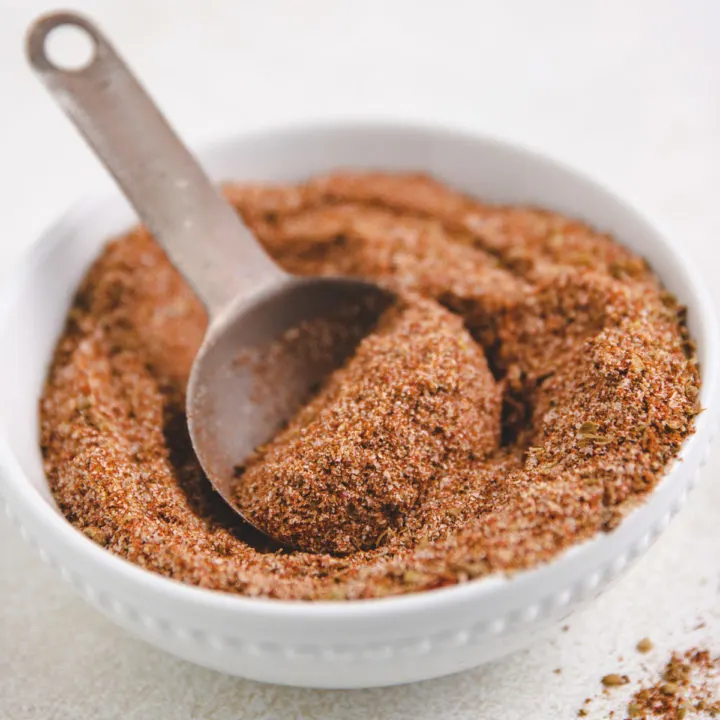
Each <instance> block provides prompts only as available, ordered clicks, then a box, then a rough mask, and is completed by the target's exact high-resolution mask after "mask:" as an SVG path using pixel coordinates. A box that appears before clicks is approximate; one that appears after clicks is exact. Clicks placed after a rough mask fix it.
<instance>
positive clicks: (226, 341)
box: [27, 12, 393, 530]
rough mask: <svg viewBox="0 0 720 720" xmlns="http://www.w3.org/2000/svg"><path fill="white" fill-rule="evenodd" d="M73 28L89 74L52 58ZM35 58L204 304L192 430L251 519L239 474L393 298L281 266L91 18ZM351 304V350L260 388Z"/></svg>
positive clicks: (70, 18) (211, 470)
mask: <svg viewBox="0 0 720 720" xmlns="http://www.w3.org/2000/svg"><path fill="white" fill-rule="evenodd" d="M64 26H71V27H74V28H79V29H80V30H82V31H84V32H85V33H86V34H87V36H88V37H89V39H90V40H92V43H93V55H92V58H91V59H90V60H89V62H88V63H87V64H86V65H85V66H84V67H81V68H79V69H73V70H68V69H63V68H60V67H58V66H57V65H55V64H54V63H53V62H52V61H51V59H50V57H49V56H48V54H47V52H46V41H47V38H48V36H49V34H50V33H51V32H52V31H53V30H55V29H56V28H59V27H64ZM27 54H28V58H29V61H30V64H31V65H32V67H33V69H34V70H35V72H36V73H37V74H38V75H39V76H40V78H41V79H42V81H43V82H44V83H45V85H46V87H47V88H48V89H49V90H50V92H51V94H52V95H53V96H54V98H55V99H56V100H57V102H58V103H59V104H60V105H61V107H62V108H63V110H64V111H65V113H66V114H67V115H68V116H69V117H70V119H71V120H72V121H73V122H74V123H75V125H76V127H77V128H78V129H79V130H80V132H81V133H82V134H83V135H84V137H85V139H86V140H87V141H88V143H89V144H90V145H91V147H92V148H93V149H94V150H95V153H96V154H97V156H98V157H99V158H100V160H101V161H102V162H103V164H104V165H105V167H106V168H107V169H108V170H109V171H110V173H111V174H112V175H113V177H114V178H115V180H116V181H117V183H118V185H119V186H120V188H121V189H122V190H123V192H124V193H125V195H126V196H127V198H128V199H129V201H130V202H131V203H132V205H133V207H134V208H135V210H136V211H137V213H138V215H139V216H140V218H141V220H142V221H143V222H144V223H145V225H146V226H147V228H148V229H149V230H150V232H151V233H152V235H153V237H154V238H155V239H156V240H157V242H158V243H159V244H160V245H161V246H162V248H163V249H164V250H165V251H166V253H167V255H168V257H169V258H170V260H171V261H172V263H173V264H174V265H175V267H176V268H177V269H178V270H179V271H180V272H181V273H182V274H183V276H184V277H185V278H186V279H187V280H188V282H189V283H190V284H191V285H192V287H193V288H194V290H195V292H196V293H197V295H198V297H199V298H200V299H201V300H202V302H203V303H204V305H205V308H206V310H207V313H208V317H209V324H208V329H207V331H206V334H205V338H204V340H203V343H202V346H201V348H200V350H199V352H198V355H197V357H196V358H195V362H194V364H193V367H192V371H191V374H190V381H189V383H188V388H187V417H188V426H189V430H190V436H191V438H192V442H193V446H194V448H195V452H196V454H197V456H198V458H199V460H200V463H201V464H202V466H203V469H204V470H205V472H206V474H207V476H208V478H209V479H210V482H211V483H212V484H213V486H214V487H215V489H216V490H217V491H218V492H219V493H220V494H221V495H222V496H223V497H224V498H225V500H226V501H227V502H228V503H229V504H230V505H232V506H233V507H235V510H237V511H238V512H239V513H240V514H241V515H242V514H243V513H242V512H241V511H240V510H239V509H238V508H237V507H236V506H235V505H234V504H233V500H232V492H231V490H232V487H233V484H234V482H236V479H234V469H235V468H236V467H238V466H241V465H242V464H243V462H244V461H245V459H246V458H248V457H249V456H250V455H251V454H252V453H253V451H254V450H255V448H257V447H258V446H259V445H261V444H262V443H265V442H267V441H268V440H270V439H271V438H272V437H273V436H274V434H275V433H276V432H277V430H278V429H279V428H280V427H282V426H283V424H285V423H286V422H287V421H288V419H289V418H290V417H291V416H292V414H293V413H294V412H295V411H296V410H297V409H298V408H299V407H300V405H301V404H302V402H303V401H305V400H306V399H307V398H308V396H309V395H310V394H312V391H313V389H315V388H316V387H317V385H318V383H319V382H320V381H321V380H322V379H323V378H324V377H325V376H326V375H327V373H328V372H330V371H331V370H332V369H333V366H337V365H339V364H340V363H341V362H342V360H343V359H344V356H347V355H349V354H350V352H351V351H352V348H353V346H354V344H356V343H357V342H358V341H359V339H360V337H361V335H362V331H363V330H364V331H367V330H369V328H370V327H371V324H372V321H373V320H374V317H376V316H377V314H379V312H380V311H381V310H382V309H384V308H385V307H387V306H388V305H389V304H390V303H391V302H392V300H393V295H392V294H391V293H390V292H389V291H388V290H385V289H382V288H380V287H378V286H377V285H374V284H372V283H368V282H363V281H360V280H351V279H344V278H299V277H295V276H292V275H289V274H288V273H286V272H285V271H284V270H282V269H281V268H280V267H278V265H276V264H275V262H274V261H273V260H272V259H271V258H270V257H269V256H268V255H267V254H266V252H265V251H264V250H263V248H262V247H261V246H260V244H259V243H258V241H257V240H256V239H255V237H254V236H253V235H252V233H251V232H250V230H249V229H248V228H247V227H246V226H245V225H244V224H243V223H242V221H241V220H240V218H239V217H238V215H237V213H236V212H235V210H234V209H233V208H232V207H231V206H230V205H229V204H228V203H227V202H226V201H225V200H224V199H223V197H222V196H221V195H220V194H219V193H218V191H217V189H216V188H215V186H214V185H213V184H212V183H211V182H210V180H209V178H208V177H207V175H206V174H205V172H204V171H203V170H202V168H201V167H200V166H199V164H198V162H197V161H196V159H195V158H194V157H193V156H192V154H191V153H190V152H189V151H188V150H187V148H185V146H184V145H183V144H182V143H181V142H180V140H179V139H178V137H177V136H176V135H175V133H174V131H173V130H172V129H171V128H170V126H169V125H168V123H167V121H166V120H165V118H164V117H163V116H162V115H161V113H160V111H159V110H158V109H157V107H156V106H155V104H154V103H153V101H152V100H151V99H150V98H149V97H148V95H147V93H146V92H145V90H144V89H143V88H142V86H141V85H140V84H139V83H138V81H137V80H136V79H135V77H134V76H133V74H132V73H131V72H130V70H129V69H128V68H127V66H126V65H125V63H124V62H123V61H122V59H121V58H120V57H119V56H118V55H117V53H116V52H115V50H114V49H113V48H112V46H111V45H110V43H108V41H107V40H106V39H105V37H104V36H103V35H102V33H101V32H100V31H99V30H98V29H97V28H96V27H95V26H94V25H93V24H92V23H91V22H90V21H88V20H87V19H86V18H84V17H82V16H79V15H76V14H74V13H67V12H63V13H56V14H52V15H48V16H45V17H42V18H40V19H39V20H37V21H36V22H35V23H34V24H33V26H32V27H31V28H30V32H29V34H28V38H27ZM343 307H348V308H350V307H362V308H366V309H369V313H368V312H359V313H358V315H357V319H358V322H359V323H360V325H359V326H358V328H356V330H357V331H358V332H350V333H348V332H345V333H344V334H343V333H341V334H340V335H339V336H338V341H339V342H341V341H342V342H343V343H344V345H343V346H342V347H338V348H335V352H334V353H332V358H331V359H328V356H327V354H323V353H313V352H309V353H306V354H304V355H303V354H300V355H298V354H297V353H282V352H281V353H274V354H272V357H271V358H270V359H267V363H269V364H270V365H271V366H270V367H268V366H266V367H265V368H264V374H265V379H266V381H267V380H268V378H271V386H269V387H265V388H258V380H257V377H256V373H255V371H254V370H253V363H252V362H241V361H239V358H249V357H252V356H253V355H254V356H255V358H256V359H258V358H259V359H262V356H263V352H265V351H266V350H267V348H268V347H271V346H272V343H273V341H275V340H277V339H278V338H279V337H281V336H282V335H283V333H285V332H286V331H288V330H289V329H292V328H297V327H298V326H300V325H301V323H303V322H306V321H308V320H311V319H313V318H319V317H323V316H324V315H325V314H327V313H329V312H331V311H332V312H337V310H338V309H339V308H343ZM363 323H364V327H363ZM358 333H359V334H358ZM267 363H266V365H267ZM259 390H260V391H259ZM243 517H244V515H243ZM245 519H246V520H248V521H249V522H250V524H254V523H252V518H245ZM259 529H260V530H263V528H262V527H261V528H259Z"/></svg>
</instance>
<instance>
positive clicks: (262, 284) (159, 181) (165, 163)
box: [27, 12, 288, 317]
mask: <svg viewBox="0 0 720 720" xmlns="http://www.w3.org/2000/svg"><path fill="white" fill-rule="evenodd" d="M61 28H73V29H75V30H80V31H82V32H83V33H85V34H86V36H87V38H88V39H89V40H91V41H92V44H93V52H92V54H91V55H90V57H89V61H88V62H87V63H86V64H84V65H82V66H81V67H79V68H74V69H66V68H63V67H62V66H60V65H59V64H58V62H54V61H53V59H52V58H51V57H50V55H49V54H48V41H49V40H50V39H51V36H52V34H53V33H55V32H57V31H58V30H59V29H61ZM27 56H28V60H29V62H30V65H31V66H32V67H33V69H34V70H35V71H36V73H37V74H38V75H39V77H40V78H41V79H42V81H43V82H44V84H45V85H46V87H47V88H48V89H49V90H50V92H51V93H52V95H53V96H54V97H55V99H56V100H57V101H58V103H59V104H60V106H61V107H62V108H63V110H64V111H65V113H66V114H67V115H68V117H69V118H70V119H71V120H72V121H73V122H74V123H75V125H76V127H77V128H78V129H79V130H80V132H81V133H82V134H83V136H84V137H85V139H86V140H87V141H88V143H89V144H90V145H91V146H92V148H93V149H94V150H95V153H96V154H97V156H98V157H99V158H100V159H101V160H102V162H103V163H104V165H105V167H106V168H107V169H108V170H109V171H110V173H111V174H112V175H113V177H114V178H115V180H116V181H117V183H118V185H119V186H120V188H121V189H122V190H123V192H124V193H125V195H126V196H127V198H128V199H129V200H130V202H131V204H132V205H133V207H134V208H135V210H136V211H137V213H138V215H139V216H140V219H141V220H142V221H143V222H144V223H145V225H146V226H147V227H148V229H149V230H150V232H151V233H152V234H153V236H154V237H155V239H156V240H157V241H158V242H159V243H160V245H161V246H162V247H163V249H164V250H165V251H166V253H167V254H168V256H169V258H170V260H171V261H172V262H173V264H174V265H175V266H176V267H177V268H178V270H180V272H181V273H182V274H183V275H184V276H185V278H186V279H187V280H188V281H189V282H190V284H191V285H192V286H193V287H194V288H195V291H196V292H197V294H198V295H199V296H200V298H201V299H202V301H203V302H204V304H205V306H206V308H207V309H208V312H209V313H210V315H211V316H213V317H217V316H218V315H219V314H220V313H221V312H222V311H223V310H225V309H227V308H228V307H229V305H230V303H231V302H233V301H234V300H235V299H236V298H237V297H238V296H239V295H243V296H245V297H247V296H248V295H251V294H253V293H254V292H256V291H260V290H265V289H267V288H269V287H271V286H278V285H281V284H283V283H284V282H286V281H287V280H288V276H287V274H286V273H284V272H283V271H282V270H281V269H280V268H279V267H278V266H277V265H276V264H275V263H274V262H273V261H272V259H271V258H270V257H269V256H268V255H267V254H266V253H265V251H264V250H263V249H262V247H261V246H260V245H259V244H258V242H257V240H256V239H255V238H254V237H253V235H252V233H251V232H250V231H249V230H248V228H247V227H245V225H244V224H243V223H242V222H241V220H240V218H239V217H238V215H237V213H236V212H235V210H234V209H233V208H232V207H231V206H230V205H229V204H228V203H227V201H226V200H225V199H224V198H223V197H222V196H221V195H220V193H219V192H218V190H217V189H216V188H215V186H214V185H213V184H212V182H211V181H210V179H209V178H208V176H207V175H206V174H205V171H204V170H203V169H202V168H201V167H200V165H199V164H198V162H197V160H196V159H195V158H194V157H193V155H192V154H191V153H190V152H189V151H188V150H187V148H186V147H185V146H184V145H183V144H182V142H181V141H180V140H179V139H178V137H177V135H176V134H175V132H174V130H173V129H172V128H171V127H170V125H169V124H168V122H167V120H165V118H164V117H163V115H162V114H161V113H160V111H159V110H158V109H157V107H156V106H155V104H154V103H153V101H152V100H151V99H150V97H149V96H148V94H147V92H146V91H145V89H144V88H143V87H142V85H140V83H139V82H138V81H137V79H136V78H135V76H134V75H133V74H132V72H131V71H130V70H129V69H128V67H127V65H126V64H125V63H124V62H123V60H122V59H121V58H120V56H119V55H118V54H117V53H116V51H115V50H114V48H113V47H112V45H111V44H110V43H109V42H108V40H107V39H106V38H105V37H104V35H103V34H102V33H101V32H100V30H99V29H98V28H97V27H96V26H95V25H93V23H92V22H91V21H90V20H88V19H87V18H85V17H82V16H81V15H77V14H75V13H70V12H60V13H55V14H52V15H46V16H44V17H41V18H40V19H39V20H37V21H36V22H35V23H34V24H33V26H32V27H31V28H30V31H29V33H28V36H27Z"/></svg>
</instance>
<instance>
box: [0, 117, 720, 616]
mask: <svg viewBox="0 0 720 720" xmlns="http://www.w3.org/2000/svg"><path fill="white" fill-rule="evenodd" d="M326 131H343V132H348V133H353V132H355V133H368V132H388V131H394V132H410V133H424V134H426V135H428V136H434V137H446V138H450V137H452V138H455V139H460V140H463V141H465V142H471V143H481V144H485V145H488V146H494V147H495V148H497V149H498V150H501V151H503V152H506V153H508V154H515V155H518V156H520V155H522V156H525V157H526V158H527V159H529V160H530V161H531V162H533V163H536V164H541V165H543V164H544V165H546V166H547V167H553V168H555V169H558V170H560V171H561V172H563V173H565V174H567V175H571V176H573V178H575V179H576V180H577V182H578V183H580V184H584V185H585V186H586V187H588V188H591V189H592V191H593V192H597V193H598V194H599V195H604V196H605V198H606V199H607V200H609V201H611V202H613V203H614V204H616V205H617V206H619V207H621V208H622V209H623V210H624V211H625V212H627V213H629V214H631V215H632V216H634V218H635V219H636V220H637V221H638V222H639V223H641V224H642V225H643V226H644V227H645V228H647V229H648V230H649V231H651V233H652V235H653V240H654V242H656V243H657V244H658V245H662V246H663V249H664V250H665V252H667V253H668V254H670V255H671V256H672V257H673V259H674V261H675V263H676V264H677V266H678V268H679V269H680V270H681V271H682V272H683V273H684V274H685V275H686V276H687V277H689V278H693V279H694V280H697V282H693V283H692V293H693V296H694V297H693V301H694V305H695V308H696V311H697V322H698V325H699V326H700V327H701V329H702V335H703V345H704V350H705V354H706V356H707V358H708V359H707V361H706V362H705V363H704V365H703V367H702V368H701V373H702V387H701V397H703V398H704V399H705V400H706V401H707V400H708V399H710V398H713V399H714V398H715V397H716V396H717V386H718V381H719V378H718V375H719V373H718V369H716V367H717V365H718V362H716V360H717V359H718V356H719V355H720V350H719V348H720V333H719V332H718V327H717V322H716V321H715V309H714V305H713V303H712V299H711V296H710V293H709V291H708V289H707V287H706V285H705V283H704V282H703V281H702V276H701V275H700V274H699V273H698V272H697V271H696V269H695V267H694V266H693V264H692V262H691V261H690V260H689V259H688V258H687V257H686V256H685V255H684V254H683V253H682V252H680V251H679V249H678V248H676V247H675V246H674V245H673V244H672V243H670V242H669V241H668V240H667V238H666V237H665V235H664V234H663V233H662V232H661V231H660V230H659V229H658V228H657V227H656V226H655V224H654V223H653V222H651V221H650V220H649V219H648V218H647V217H646V216H645V215H644V214H642V213H641V212H640V211H638V210H637V209H636V208H635V207H634V206H633V205H632V204H631V203H629V202H627V201H626V200H624V199H623V198H621V197H620V196H618V195H617V194H616V193H615V192H614V191H613V190H611V189H609V188H607V187H605V186H604V185H603V184H601V183H600V182H598V181H597V180H595V179H593V178H592V177H590V176H588V175H586V174H585V173H584V172H583V171H581V170H578V169H576V168H575V167H573V166H572V165H570V164H567V163H565V162H564V161H561V160H557V159H555V158H554V157H552V156H550V155H547V154H545V153H543V152H540V151H538V150H535V149H533V148H530V147H528V146H526V145H525V144H524V143H519V142H515V141H510V140H507V139H501V138H499V137H497V136H495V135H490V134H486V133H484V132H479V131H478V132H476V131H473V130H469V129H467V127H462V126H455V125H453V124H448V123H432V122H424V121H416V120H406V119H397V118H395V119H393V118H382V119H377V118H362V117H361V118H357V119H353V118H351V119H348V118H342V117H340V118H334V119H333V118H331V119H327V118H324V119H321V120H304V121H302V122H297V123H293V122H286V123H278V124H272V125H266V126H263V127H261V128H255V129H249V130H243V131H239V132H235V133H226V134H223V135H221V136H219V137H216V138H215V139H213V140H211V141H209V142H208V141H205V142H199V143H191V146H192V148H193V150H194V151H195V152H197V153H198V155H199V156H200V157H201V158H207V157H210V156H214V155H216V154H217V153H218V152H219V151H221V149H222V148H223V147H227V146H228V145H230V144H232V143H234V142H238V141H242V142H244V143H247V142H252V141H253V140H254V139H258V140H259V139H265V140H267V139H268V138H271V137H273V136H276V137H279V136H282V135H288V134H294V135H303V134H314V133H318V132H326ZM117 193H118V190H117V189H115V190H114V191H113V192H109V191H108V190H106V189H103V190H101V191H95V192H93V193H91V194H86V195H84V196H83V198H82V199H81V200H79V201H76V202H74V203H72V204H71V205H70V207H69V208H68V209H67V210H66V211H65V212H64V213H62V214H61V215H59V216H58V217H57V218H55V219H54V220H53V221H52V222H51V223H50V224H49V225H48V226H46V228H45V229H44V230H43V231H42V233H41V234H40V236H39V237H38V238H37V239H36V240H35V241H34V242H33V243H32V244H31V245H30V247H29V248H28V249H27V250H25V251H24V252H23V253H22V255H21V256H20V258H19V259H18V260H17V261H16V263H15V265H14V268H13V269H12V272H11V274H10V275H9V280H8V281H7V282H6V283H5V286H4V288H3V289H2V293H0V327H2V326H3V324H4V322H5V318H6V317H7V316H8V315H9V314H10V313H12V308H13V304H14V303H15V301H16V298H17V296H19V294H20V292H21V289H22V287H23V284H24V282H23V281H24V279H25V278H27V277H28V276H31V275H32V274H33V273H34V272H35V270H36V268H37V267H38V266H39V265H40V264H41V263H42V262H43V259H44V256H45V255H46V254H47V253H48V252H50V250H51V249H52V248H54V247H55V246H56V244H58V243H61V242H63V239H64V236H65V233H64V232H63V229H64V228H69V227H72V226H76V225H77V224H78V223H81V222H82V221H83V218H84V217H85V216H86V215H87V214H88V213H89V212H90V211H91V210H92V209H93V208H96V207H97V206H98V205H100V204H101V203H103V202H109V201H110V200H111V198H112V197H114V196H117ZM714 414H715V413H714V408H713V412H712V413H710V412H704V413H703V414H701V415H700V416H699V418H698V420H697V426H696V430H695V433H694V434H693V435H692V436H690V437H689V438H688V439H687V440H686V441H685V442H684V443H683V446H682V448H681V451H680V453H679V455H678V458H677V460H676V461H675V462H673V463H672V464H671V465H670V466H669V467H668V468H667V469H666V472H665V474H664V476H663V477H662V479H661V480H660V482H659V483H658V484H657V486H656V487H655V488H654V489H653V491H652V493H651V494H650V495H649V496H648V498H647V499H646V500H644V501H643V502H642V503H639V504H638V507H637V508H633V509H632V510H631V511H630V512H629V513H628V514H627V515H626V516H625V518H624V519H623V522H622V523H621V525H620V527H623V526H625V525H626V524H627V523H628V522H629V521H630V520H631V518H632V516H633V515H634V514H635V513H636V512H637V510H638V509H640V508H642V507H645V506H648V505H650V504H651V503H652V502H653V500H654V498H655V496H656V495H657V493H658V491H659V490H660V489H661V488H662V487H665V486H666V485H667V484H668V483H669V482H672V480H673V478H674V476H675V474H676V473H675V471H676V469H677V465H678V464H679V463H680V462H681V461H682V459H683V457H684V456H685V455H686V454H687V452H688V450H689V449H691V448H694V446H695V445H697V444H698V443H699V441H700V439H701V436H704V435H706V434H708V430H709V429H710V425H711V422H712V418H711V417H710V415H714ZM0 483H4V484H7V485H12V486H13V488H12V489H13V491H14V494H15V496H16V498H17V499H18V500H20V501H21V502H22V503H23V505H24V506H25V509H26V510H27V512H29V513H34V514H35V515H36V516H37V519H38V521H39V522H41V523H42V524H43V525H44V526H45V527H46V528H47V530H48V532H50V533H52V534H54V535H55V537H56V538H58V539H62V543H63V544H64V545H66V546H67V547H68V548H69V549H70V550H72V552H74V553H76V554H78V555H81V556H85V557H87V559H88V561H90V562H92V563H93V564H100V565H103V566H105V568H106V569H107V571H108V572H112V573H115V574H116V575H118V576H120V578H121V579H122V580H124V581H126V582H127V583H132V584H136V585H140V586H142V587H143V589H145V590H147V591H148V592H152V593H154V594H155V595H161V596H164V597H166V598H167V599H168V600H176V601H177V600H182V601H186V602H187V603H188V604H193V605H203V606H205V607H206V608H207V609H210V610H217V611H220V612H223V611H225V612H233V611H234V612H241V613H244V614H247V615H248V616H249V617H251V618H252V617H254V618H256V619H261V618H262V619H266V620H273V619H280V618H283V619H288V618H292V619H297V620H300V621H302V620H310V621H311V620H317V619H320V618H322V619H328V618H334V619H338V620H343V619H344V620H358V619H363V618H368V619H370V618H375V617H379V616H382V617H383V618H388V617H392V616H399V615H407V614H408V613H410V612H412V613H417V612H423V611H425V610H431V609H433V610H434V609H436V608H437V606H438V605H442V604H446V603H449V602H453V603H458V604H459V603H463V602H466V601H479V600H481V599H482V598H484V597H486V596H488V595H490V594H492V593H494V592H496V591H498V590H501V589H505V588H510V587H511V586H514V585H516V584H517V583H518V582H533V581H534V580H536V579H537V580H540V581H542V579H543V577H544V576H546V575H548V574H551V573H555V572H557V571H558V570H559V569H560V568H562V566H564V565H565V564H567V563H568V561H570V560H571V559H572V558H575V557H576V556H578V555H579V554H584V553H586V552H587V551H588V550H589V549H590V548H593V547H597V546H599V545H601V544H603V543H607V542H609V541H610V538H611V537H612V535H613V533H608V534H598V535H595V536H593V537H591V538H589V539H587V540H585V541H583V542H581V543H578V544H576V545H573V546H571V547H570V548H569V549H567V550H565V551H564V552H562V553H560V554H559V555H557V556H556V557H554V558H553V559H551V560H550V561H548V562H545V563H542V564H540V565H537V566H533V567H531V568H528V569H525V570H520V571H516V572H514V573H512V575H502V574H493V575H489V576H485V577H480V578H477V579H473V580H469V581H466V582H461V583H458V584H455V585H450V586H446V587H441V588H436V589H432V590H425V591H419V592H413V593H408V594H403V595H395V596H390V597H382V598H368V599H362V600H343V601H323V600H316V601H307V600H279V599H274V598H266V597H249V596H245V595H240V594H236V593H230V592H226V591H221V590H212V589H208V588H203V587H199V586H195V585H190V584H187V583H184V582H181V581H178V580H174V579H172V578H168V577H166V576H164V575H160V574H158V573H155V572H153V571H150V570H146V569H145V568H143V567H141V566H139V565H136V564H134V563H132V562H130V561H129V560H126V559H125V558H123V557H121V556H119V555H116V554H115V553H113V552H111V551H108V550H106V549H105V548H101V547H100V546H98V545H97V544H96V543H94V542H93V541H92V540H90V539H89V538H87V537H86V536H85V535H84V534H83V533H82V532H80V531H79V530H77V529H76V528H75V527H74V526H73V525H71V524H70V523H69V522H68V521H67V520H66V518H65V517H64V516H63V515H62V514H61V513H60V512H59V511H58V510H57V509H56V508H54V507H53V506H52V505H51V504H50V503H48V502H46V501H45V499H43V498H42V497H41V496H40V494H39V492H38V490H37V489H36V488H35V487H33V486H32V484H31V483H30V482H28V481H27V479H26V478H25V474H24V472H23V470H22V468H21V465H20V463H19V461H18V460H17V459H16V457H15V454H14V452H13V449H12V447H10V445H9V443H8V442H7V441H6V439H5V438H4V437H3V436H1V435H0ZM8 509H9V508H8Z"/></svg>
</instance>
